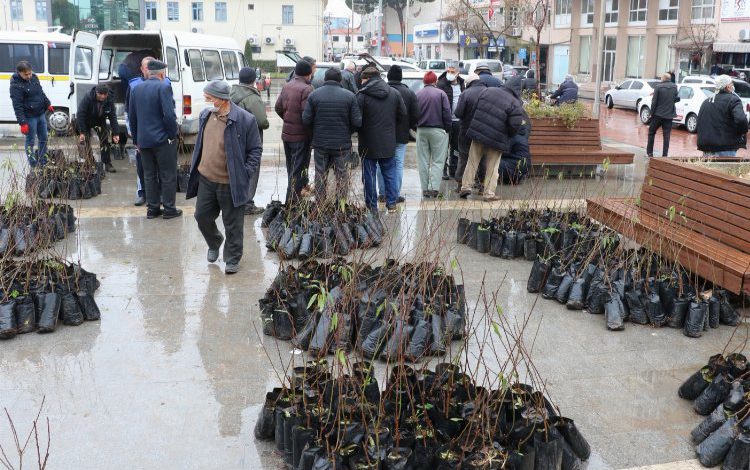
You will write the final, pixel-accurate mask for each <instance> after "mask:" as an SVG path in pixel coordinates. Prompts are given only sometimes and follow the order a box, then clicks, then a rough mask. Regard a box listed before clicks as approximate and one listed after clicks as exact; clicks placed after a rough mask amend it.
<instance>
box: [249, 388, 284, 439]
mask: <svg viewBox="0 0 750 470" xmlns="http://www.w3.org/2000/svg"><path fill="white" fill-rule="evenodd" d="M279 392H280V389H274V390H273V391H271V392H267V393H266V401H265V402H264V403H263V406H262V407H261V408H260V412H259V413H258V421H257V422H256V423H255V429H254V430H253V432H254V434H255V438H256V439H261V440H264V441H268V440H271V439H273V435H274V427H275V418H274V410H275V408H276V404H275V403H274V402H275V401H276V398H277V397H278V396H279Z"/></svg>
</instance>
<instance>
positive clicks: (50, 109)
mask: <svg viewBox="0 0 750 470" xmlns="http://www.w3.org/2000/svg"><path fill="white" fill-rule="evenodd" d="M47 111H49V112H50V113H54V112H55V108H53V107H52V105H49V106H48V107H47Z"/></svg>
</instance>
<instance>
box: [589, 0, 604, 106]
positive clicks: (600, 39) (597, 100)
mask: <svg viewBox="0 0 750 470" xmlns="http://www.w3.org/2000/svg"><path fill="white" fill-rule="evenodd" d="M606 11H607V0H601V1H600V2H599V30H598V31H597V32H596V56H595V57H596V62H595V63H594V67H593V69H594V74H595V76H596V80H595V82H594V83H595V86H596V88H595V89H594V106H593V108H592V110H591V115H592V117H593V118H594V119H599V108H600V105H601V96H600V95H601V88H602V72H603V71H604V67H603V64H602V61H603V59H604V14H605V12H606Z"/></svg>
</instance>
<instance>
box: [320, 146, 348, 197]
mask: <svg viewBox="0 0 750 470" xmlns="http://www.w3.org/2000/svg"><path fill="white" fill-rule="evenodd" d="M351 153H352V149H351V147H349V148H343V149H337V150H332V149H315V153H314V159H315V202H317V203H323V202H324V201H325V200H326V199H327V194H326V183H327V182H328V170H330V169H331V168H333V171H334V174H335V176H336V198H337V199H338V200H340V199H346V197H347V196H348V195H349V164H348V162H347V160H348V159H349V155H351Z"/></svg>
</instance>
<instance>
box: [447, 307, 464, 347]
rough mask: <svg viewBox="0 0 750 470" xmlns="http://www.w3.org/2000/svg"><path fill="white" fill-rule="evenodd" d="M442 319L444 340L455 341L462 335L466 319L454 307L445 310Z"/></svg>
mask: <svg viewBox="0 0 750 470" xmlns="http://www.w3.org/2000/svg"><path fill="white" fill-rule="evenodd" d="M444 320H445V338H446V342H450V341H451V340H453V341H456V340H459V339H461V338H463V337H464V329H465V328H466V319H465V318H464V316H463V315H462V314H461V313H460V312H459V311H458V310H457V309H456V308H453V307H451V308H449V309H448V310H446V311H445V319H444Z"/></svg>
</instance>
